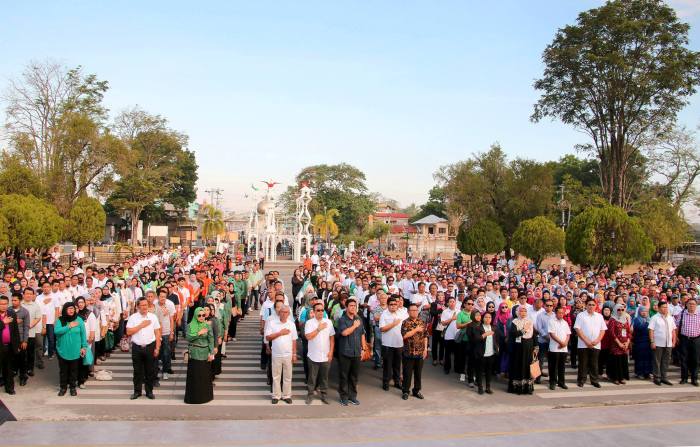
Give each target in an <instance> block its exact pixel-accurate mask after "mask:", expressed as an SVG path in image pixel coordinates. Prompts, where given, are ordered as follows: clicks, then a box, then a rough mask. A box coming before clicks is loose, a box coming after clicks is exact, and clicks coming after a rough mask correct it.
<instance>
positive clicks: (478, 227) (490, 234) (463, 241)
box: [457, 219, 506, 259]
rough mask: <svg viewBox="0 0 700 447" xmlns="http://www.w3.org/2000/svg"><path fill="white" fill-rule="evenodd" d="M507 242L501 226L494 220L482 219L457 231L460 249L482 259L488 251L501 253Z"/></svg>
mask: <svg viewBox="0 0 700 447" xmlns="http://www.w3.org/2000/svg"><path fill="white" fill-rule="evenodd" d="M505 244H506V238H505V236H503V231H502V230H501V227H500V226H499V225H498V224H497V223H496V222H494V221H492V220H488V219H485V220H481V221H479V222H476V223H475V224H473V225H471V226H469V227H467V226H465V225H462V226H460V227H459V232H458V233H457V247H458V248H459V251H461V252H462V253H464V254H468V255H475V256H476V257H477V258H478V259H481V258H482V256H483V255H485V254H487V253H499V252H500V251H501V250H503V247H504V246H505Z"/></svg>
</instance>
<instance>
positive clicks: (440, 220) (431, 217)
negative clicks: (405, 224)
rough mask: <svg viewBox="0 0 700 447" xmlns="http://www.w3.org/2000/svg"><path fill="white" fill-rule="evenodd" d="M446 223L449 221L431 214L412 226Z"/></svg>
mask: <svg viewBox="0 0 700 447" xmlns="http://www.w3.org/2000/svg"><path fill="white" fill-rule="evenodd" d="M444 222H447V219H443V218H442V217H437V216H436V215H435V214H431V215H429V216H425V217H424V218H422V219H419V220H417V221H415V222H413V224H412V225H435V224H439V223H444Z"/></svg>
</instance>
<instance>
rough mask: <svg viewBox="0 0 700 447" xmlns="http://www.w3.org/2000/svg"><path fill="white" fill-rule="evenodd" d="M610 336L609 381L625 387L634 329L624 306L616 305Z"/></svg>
mask: <svg viewBox="0 0 700 447" xmlns="http://www.w3.org/2000/svg"><path fill="white" fill-rule="evenodd" d="M606 333H608V334H610V356H609V357H608V366H607V368H606V370H607V373H608V380H610V381H611V382H612V383H614V384H616V385H624V384H625V383H627V381H628V380H629V379H630V377H629V364H628V358H629V352H630V345H631V343H632V327H631V325H630V318H629V315H628V314H627V312H626V306H625V305H624V304H616V305H615V307H614V308H613V312H612V316H611V317H610V320H608V330H607V332H606Z"/></svg>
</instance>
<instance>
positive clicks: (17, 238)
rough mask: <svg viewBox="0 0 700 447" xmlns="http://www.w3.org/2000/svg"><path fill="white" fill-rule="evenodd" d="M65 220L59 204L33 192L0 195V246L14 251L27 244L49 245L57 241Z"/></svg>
mask: <svg viewBox="0 0 700 447" xmlns="http://www.w3.org/2000/svg"><path fill="white" fill-rule="evenodd" d="M64 227H65V221H64V220H63V218H61V216H59V215H58V213H57V212H56V208H55V207H54V206H53V205H51V204H49V203H47V202H45V201H43V200H41V199H38V198H36V197H34V196H31V195H29V196H23V195H19V194H6V195H2V196H0V247H2V248H4V249H11V250H13V251H14V252H15V255H16V256H17V255H19V252H20V251H23V250H26V249H28V248H36V249H47V248H49V247H51V246H52V245H54V244H55V243H57V242H58V241H59V240H60V238H61V234H62V232H63V229H64Z"/></svg>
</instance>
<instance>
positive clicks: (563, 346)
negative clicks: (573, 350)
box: [538, 307, 571, 390]
mask: <svg viewBox="0 0 700 447" xmlns="http://www.w3.org/2000/svg"><path fill="white" fill-rule="evenodd" d="M538 323H539V320H538ZM547 331H548V333H549V352H547V364H548V367H549V389H550V390H553V389H555V388H556V386H557V385H558V386H559V388H562V389H565V390H566V389H568V388H569V387H568V386H566V383H564V382H565V376H564V372H565V364H566V354H567V346H568V345H569V338H570V337H571V328H569V323H567V322H566V320H564V308H563V307H557V310H556V313H555V317H554V318H549V319H548V320H547Z"/></svg>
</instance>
